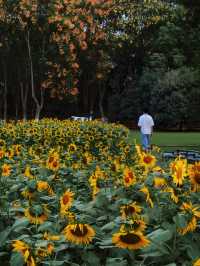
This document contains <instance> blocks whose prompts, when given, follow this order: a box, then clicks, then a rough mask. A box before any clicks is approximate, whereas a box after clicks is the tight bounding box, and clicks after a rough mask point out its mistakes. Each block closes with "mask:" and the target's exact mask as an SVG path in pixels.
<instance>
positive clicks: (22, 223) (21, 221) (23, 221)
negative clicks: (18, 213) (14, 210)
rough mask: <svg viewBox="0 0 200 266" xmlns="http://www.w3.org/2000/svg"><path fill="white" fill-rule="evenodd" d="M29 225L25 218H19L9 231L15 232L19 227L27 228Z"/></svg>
mask: <svg viewBox="0 0 200 266" xmlns="http://www.w3.org/2000/svg"><path fill="white" fill-rule="evenodd" d="M28 224H29V220H28V219H27V218H20V219H18V220H16V221H15V223H14V224H13V226H12V228H11V230H16V229H18V228H19V227H23V228H24V227H27V225H28Z"/></svg>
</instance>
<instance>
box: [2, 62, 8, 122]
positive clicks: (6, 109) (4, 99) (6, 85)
mask: <svg viewBox="0 0 200 266" xmlns="http://www.w3.org/2000/svg"><path fill="white" fill-rule="evenodd" d="M3 69H4V91H3V120H4V121H5V122H6V121H7V113H8V99H7V94H8V84H7V69H6V64H5V62H4V63H3Z"/></svg>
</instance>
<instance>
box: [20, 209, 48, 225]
mask: <svg viewBox="0 0 200 266" xmlns="http://www.w3.org/2000/svg"><path fill="white" fill-rule="evenodd" d="M24 216H25V217H27V218H28V220H29V221H30V223H32V224H42V223H44V222H45V221H46V220H47V219H48V209H47V207H46V206H33V207H29V208H26V209H25V211H24Z"/></svg>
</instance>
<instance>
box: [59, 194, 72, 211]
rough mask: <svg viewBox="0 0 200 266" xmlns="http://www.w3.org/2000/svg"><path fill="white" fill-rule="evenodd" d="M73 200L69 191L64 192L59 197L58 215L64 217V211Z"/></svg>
mask: <svg viewBox="0 0 200 266" xmlns="http://www.w3.org/2000/svg"><path fill="white" fill-rule="evenodd" d="M73 199H74V193H73V192H71V191H70V190H66V191H65V193H64V194H63V195H62V197H60V213H61V215H65V213H66V211H67V210H68V209H69V208H70V207H71V206H72V202H73Z"/></svg>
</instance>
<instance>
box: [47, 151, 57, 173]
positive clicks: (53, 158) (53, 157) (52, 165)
mask: <svg viewBox="0 0 200 266" xmlns="http://www.w3.org/2000/svg"><path fill="white" fill-rule="evenodd" d="M46 164H47V168H49V169H51V170H53V171H57V170H58V169H59V167H60V163H59V154H58V152H56V151H54V150H52V151H50V153H49V157H48V159H47V162H46Z"/></svg>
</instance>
